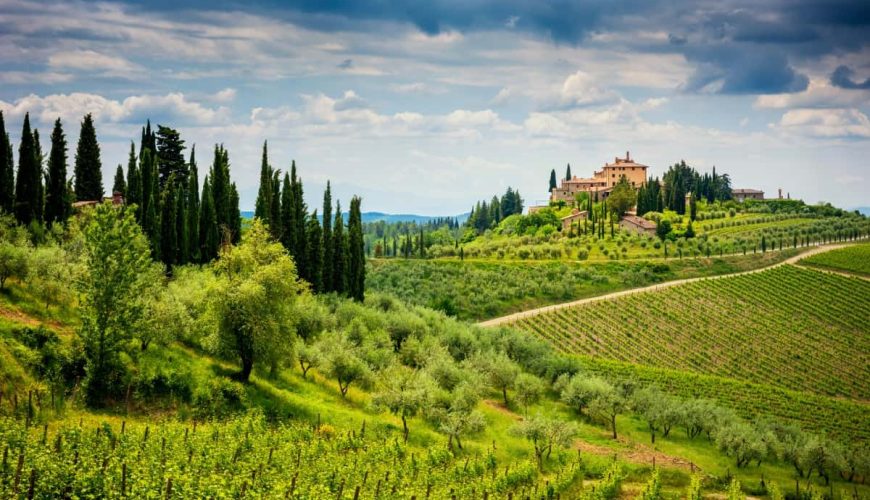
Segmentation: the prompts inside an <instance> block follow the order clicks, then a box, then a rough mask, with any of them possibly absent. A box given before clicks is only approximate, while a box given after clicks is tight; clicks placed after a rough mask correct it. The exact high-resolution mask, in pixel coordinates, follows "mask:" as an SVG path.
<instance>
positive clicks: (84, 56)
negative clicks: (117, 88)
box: [48, 50, 142, 78]
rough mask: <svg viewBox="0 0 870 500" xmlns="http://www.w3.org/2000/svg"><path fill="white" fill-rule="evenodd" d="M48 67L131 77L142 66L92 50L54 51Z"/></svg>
mask: <svg viewBox="0 0 870 500" xmlns="http://www.w3.org/2000/svg"><path fill="white" fill-rule="evenodd" d="M48 66H49V68H52V69H55V70H73V71H85V72H89V73H91V74H93V73H100V74H102V75H104V76H113V77H122V78H133V77H134V76H136V75H139V74H141V73H142V68H141V67H139V66H138V65H136V64H133V63H131V62H130V61H128V60H126V59H124V58H123V57H119V56H113V55H108V54H101V53H99V52H95V51H93V50H71V51H63V52H56V53H54V54H52V55H51V56H49V58H48Z"/></svg>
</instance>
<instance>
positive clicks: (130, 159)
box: [124, 141, 142, 224]
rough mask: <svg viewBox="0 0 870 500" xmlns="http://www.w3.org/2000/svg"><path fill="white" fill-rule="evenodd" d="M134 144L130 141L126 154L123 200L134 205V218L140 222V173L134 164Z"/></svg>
mask: <svg viewBox="0 0 870 500" xmlns="http://www.w3.org/2000/svg"><path fill="white" fill-rule="evenodd" d="M136 161H137V159H136V145H135V144H133V142H132V141H131V142H130V153H129V155H128V156H127V192H126V194H125V196H124V201H125V202H126V203H127V204H128V205H136V220H137V221H139V223H140V224H141V223H142V174H141V173H140V172H139V167H138V166H137V165H136Z"/></svg>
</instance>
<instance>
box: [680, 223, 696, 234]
mask: <svg viewBox="0 0 870 500" xmlns="http://www.w3.org/2000/svg"><path fill="white" fill-rule="evenodd" d="M683 236H685V237H686V238H694V237H695V228H693V227H692V221H691V220H690V221H689V225H688V226H686V232H685V233H683Z"/></svg>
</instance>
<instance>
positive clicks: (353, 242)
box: [347, 196, 366, 302]
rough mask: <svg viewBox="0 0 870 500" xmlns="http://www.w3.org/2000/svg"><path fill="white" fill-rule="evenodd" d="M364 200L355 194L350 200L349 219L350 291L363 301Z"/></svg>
mask: <svg viewBox="0 0 870 500" xmlns="http://www.w3.org/2000/svg"><path fill="white" fill-rule="evenodd" d="M361 203H362V200H361V199H360V198H359V197H358V196H354V197H353V198H351V200H350V219H349V220H348V225H347V232H348V263H349V265H348V276H349V279H348V289H349V290H348V291H349V292H350V296H351V298H353V299H354V300H357V301H359V302H362V301H363V300H364V299H365V282H366V255H365V242H364V240H363V228H362V213H361V211H360V205H361Z"/></svg>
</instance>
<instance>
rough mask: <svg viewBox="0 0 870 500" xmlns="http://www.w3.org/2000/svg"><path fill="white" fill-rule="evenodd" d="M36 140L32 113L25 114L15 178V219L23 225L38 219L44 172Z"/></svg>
mask: <svg viewBox="0 0 870 500" xmlns="http://www.w3.org/2000/svg"><path fill="white" fill-rule="evenodd" d="M38 162H39V159H38V158H37V151H36V141H35V140H34V137H33V132H31V130H30V113H27V114H25V115H24V126H23V127H22V131H21V143H20V144H19V145H18V176H17V178H16V179H15V210H14V212H15V219H16V220H17V221H18V222H19V223H20V224H22V225H27V224H30V222H31V221H33V220H34V219H36V216H37V209H36V201H37V197H39V191H40V189H39V186H38V185H37V184H40V183H41V179H42V173H41V172H40V170H41V169H40V168H39V165H38Z"/></svg>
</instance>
